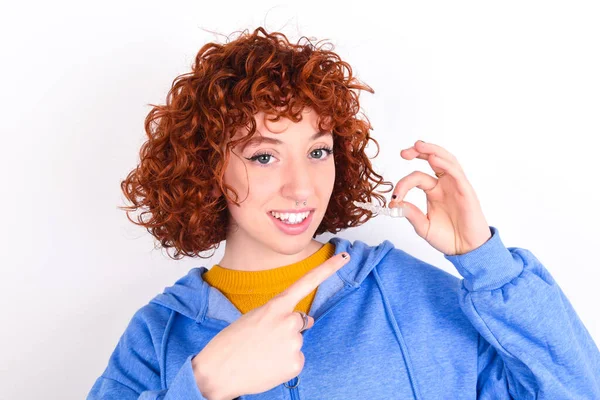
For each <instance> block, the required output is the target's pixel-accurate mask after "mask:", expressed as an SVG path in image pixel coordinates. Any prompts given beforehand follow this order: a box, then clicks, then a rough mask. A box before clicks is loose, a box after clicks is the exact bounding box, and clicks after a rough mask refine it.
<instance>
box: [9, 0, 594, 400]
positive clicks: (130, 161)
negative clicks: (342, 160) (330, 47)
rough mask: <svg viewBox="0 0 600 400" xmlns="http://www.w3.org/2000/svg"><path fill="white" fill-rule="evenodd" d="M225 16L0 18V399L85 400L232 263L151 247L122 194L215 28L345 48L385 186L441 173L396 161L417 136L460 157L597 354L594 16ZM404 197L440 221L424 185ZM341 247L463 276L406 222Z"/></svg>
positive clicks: (69, 10) (436, 9)
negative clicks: (134, 342) (152, 123)
mask: <svg viewBox="0 0 600 400" xmlns="http://www.w3.org/2000/svg"><path fill="white" fill-rule="evenodd" d="M217 4H218V3H217V2H200V1H171V2H164V1H160V2H158V1H148V0H146V1H128V2H123V1H118V2H117V1H114V0H113V1H104V2H95V3H90V2H75V1H69V2H67V1H61V0H57V1H53V2H36V4H33V3H17V2H13V3H12V4H5V5H3V6H2V10H1V12H0V33H1V35H0V37H1V38H2V39H1V40H2V51H1V53H0V54H1V55H0V57H1V58H2V60H1V62H0V69H1V74H0V84H1V86H0V88H1V89H2V95H1V96H0V102H1V103H2V104H1V107H0V110H2V111H1V112H2V122H1V125H0V132H1V133H2V136H1V139H2V141H1V143H2V155H1V157H0V163H1V168H0V170H1V171H2V187H3V190H2V196H1V197H0V202H1V210H2V214H3V218H2V219H3V224H2V229H1V230H0V232H1V233H0V235H1V238H0V239H1V240H0V243H2V245H3V251H2V253H1V259H0V263H1V277H0V279H1V282H2V291H1V292H0V293H1V294H0V296H1V298H0V300H1V304H2V329H1V330H0V335H1V336H0V345H1V346H2V347H1V349H0V351H1V354H2V357H1V359H2V361H1V364H0V365H1V371H0V374H1V375H0V381H1V382H2V383H1V384H0V398H1V399H17V398H18V399H38V398H60V399H82V398H84V397H85V396H86V394H87V393H88V391H89V390H90V389H91V387H92V385H93V383H94V381H95V380H96V378H97V377H98V376H100V374H101V373H102V372H103V370H104V368H105V367H106V365H107V363H108V359H109V356H110V354H111V353H112V351H113V349H114V347H115V346H116V344H117V341H118V339H119V337H120V335H121V334H122V333H123V332H124V330H125V328H126V326H127V324H128V322H129V320H130V319H131V317H132V316H133V314H134V313H135V311H136V310H138V309H139V308H140V307H142V306H143V305H145V304H146V303H148V302H149V301H150V300H151V299H152V298H153V297H154V296H155V295H156V294H158V293H161V292H162V290H163V289H164V288H165V287H167V286H170V285H172V284H173V283H174V282H175V281H176V280H177V279H178V278H179V277H181V276H183V275H185V274H186V273H187V271H189V269H191V268H194V267H199V266H206V267H208V268H210V267H211V266H212V265H213V264H214V263H217V262H218V261H219V260H220V258H221V256H222V250H223V248H224V243H222V245H221V248H220V249H219V250H217V252H216V253H215V254H214V256H213V257H212V258H210V259H200V258H194V259H192V258H186V259H183V260H180V261H174V260H172V259H170V258H169V257H167V255H166V253H165V252H164V250H160V249H155V248H154V240H153V238H152V237H151V236H150V234H149V233H148V232H146V231H145V230H143V229H142V228H139V227H137V226H135V225H133V224H132V223H131V222H129V221H128V220H127V218H126V215H125V212H124V211H121V210H119V209H118V208H117V207H118V206H121V205H125V203H124V197H123V196H122V195H121V191H120V186H119V184H120V181H121V180H122V179H123V178H124V177H125V176H126V174H127V173H128V172H129V171H130V170H131V169H133V168H134V167H135V166H136V165H137V161H138V159H137V157H138V151H139V147H140V145H141V144H142V143H143V141H144V140H145V134H144V130H143V121H144V118H145V116H146V114H147V113H148V112H149V111H150V109H151V107H150V106H149V105H148V104H150V103H153V104H164V101H165V96H166V94H167V92H168V90H169V88H170V85H171V83H172V81H173V79H174V78H175V77H176V76H177V75H179V74H182V73H186V72H188V71H189V70H190V65H191V64H192V62H193V59H194V57H195V55H196V53H197V52H198V50H199V49H200V47H201V46H202V45H203V44H205V43H207V42H210V41H213V42H215V41H216V42H220V43H223V42H224V41H225V37H223V36H219V35H216V34H213V33H211V32H210V31H215V32H218V33H221V34H224V35H228V34H231V33H232V32H235V31H239V30H243V29H249V30H253V29H254V28H256V27H258V26H264V27H266V28H267V29H268V30H269V31H281V32H283V33H285V34H286V35H287V36H288V38H289V39H290V40H291V41H293V42H297V40H298V39H299V38H300V37H302V36H308V37H310V38H314V39H316V40H322V39H323V40H326V41H328V42H330V43H332V44H334V46H335V48H334V51H336V52H337V53H338V54H340V56H341V57H342V58H343V59H344V60H345V61H348V62H349V63H350V64H351V66H352V68H353V71H354V73H355V74H356V76H357V77H358V79H359V80H361V81H363V82H365V83H367V84H368V85H370V86H371V87H372V88H373V89H374V90H375V94H374V95H372V94H370V93H366V92H363V93H361V96H360V99H361V106H362V111H363V112H364V113H365V114H366V115H367V116H368V118H369V120H370V121H371V123H372V125H373V127H374V130H373V131H372V134H373V137H374V138H375V139H376V140H377V141H378V142H379V144H380V146H381V147H380V150H381V151H380V153H379V155H378V156H377V157H376V158H374V159H373V164H374V165H375V167H376V171H377V172H378V173H381V174H383V176H384V177H385V178H386V179H387V180H389V181H392V182H393V183H394V184H395V183H396V182H397V181H398V180H399V179H400V178H402V177H403V176H406V175H408V174H409V173H410V172H412V171H414V170H421V171H424V172H427V173H430V174H432V175H433V172H432V170H431V168H430V167H429V165H428V164H427V162H426V161H424V160H419V159H416V160H413V161H407V160H404V159H402V158H401V157H400V154H399V153H400V150H401V149H403V148H406V147H409V146H411V145H412V144H413V143H414V142H415V141H416V140H418V139H422V140H425V141H427V142H432V143H435V144H439V145H441V146H443V147H445V148H446V149H447V150H449V151H450V152H451V153H453V154H454V155H455V156H456V157H457V158H458V160H459V162H460V163H461V165H462V167H463V169H464V170H465V172H466V175H467V177H468V179H469V181H470V182H471V184H472V185H473V187H474V188H475V191H476V193H477V195H478V197H479V200H480V202H481V204H482V208H483V211H484V214H485V216H486V218H487V220H488V222H489V224H490V225H493V226H495V227H497V228H498V230H499V233H500V236H501V239H502V241H503V242H504V244H505V245H506V246H507V247H511V246H512V247H521V248H526V249H528V250H530V251H531V252H533V254H534V255H535V256H536V257H537V258H538V259H539V260H540V261H541V262H542V263H543V264H544V266H545V267H546V268H547V269H548V270H549V271H550V273H551V274H552V276H553V277H554V278H555V279H556V281H557V282H558V283H559V285H560V287H561V288H562V290H563V291H564V292H565V294H566V295H567V297H568V298H569V300H570V301H571V303H572V304H573V306H574V307H575V309H576V311H577V312H578V315H579V316H580V318H581V320H582V321H583V322H584V324H585V326H586V327H587V329H588V331H589V332H590V334H591V335H592V337H594V339H595V341H596V343H597V344H598V343H600V313H599V311H598V304H600V290H598V282H599V280H600V261H599V259H598V248H599V246H600V234H599V231H598V226H600V217H599V216H598V206H599V205H600V189H599V183H600V179H599V178H598V165H599V164H598V159H599V150H598V149H599V147H598V143H599V140H598V139H599V136H600V119H599V118H598V111H599V109H600V95H599V93H600V74H598V71H600V52H599V51H598V49H599V48H600V43H599V42H600V24H598V20H600V12H599V8H598V4H597V2H594V1H560V2H557V1H543V2H542V1H505V2H496V3H493V4H492V3H485V4H484V3H483V2H478V1H454V2H443V1H438V2H432V1H421V2H414V1H396V2H393V3H390V2H385V3H384V2H380V3H377V2H348V1H343V2H341V1H330V2H324V1H302V2H287V3H286V2H271V1H253V2H235V3H234V4H232V3H231V2H228V3H221V4H220V5H217ZM316 40H314V42H316ZM369 148H370V149H371V151H370V154H371V155H374V154H375V152H376V149H375V147H374V146H373V145H370V147H369ZM382 189H384V188H382ZM387 196H389V194H387ZM388 200H389V197H388ZM406 200H407V201H410V202H413V203H414V204H415V205H417V206H419V207H420V208H421V209H422V210H423V212H426V209H425V195H424V193H423V192H421V191H420V190H419V189H414V190H412V191H411V192H409V194H408V196H407V197H406ZM338 235H339V236H342V237H344V238H347V239H350V240H362V241H364V242H366V243H368V244H370V245H376V244H378V243H380V242H381V241H383V240H386V239H387V240H390V241H391V242H393V243H394V244H395V245H396V247H399V248H401V249H403V250H405V251H407V252H409V253H411V254H413V255H415V256H416V257H419V258H421V259H423V260H425V261H427V262H429V263H431V264H433V265H436V266H438V267H439V268H442V269H444V270H446V271H448V272H450V273H452V274H453V275H455V276H459V275H458V273H457V271H456V270H455V269H454V267H453V266H452V264H451V263H450V262H448V261H446V260H445V259H444V257H443V254H441V253H439V252H438V251H437V250H435V249H433V248H432V247H430V246H429V245H428V244H427V242H425V241H424V240H423V239H421V238H420V237H418V236H417V235H416V233H415V232H414V230H413V228H412V226H411V225H410V223H409V222H408V221H407V220H406V219H403V218H400V219H389V218H385V217H377V218H375V219H373V220H371V221H369V222H368V223H367V224H365V225H363V226H361V227H359V228H354V229H350V230H347V231H343V232H340V233H338ZM330 237H331V235H330V234H327V235H323V236H320V237H317V240H320V241H322V242H325V241H327V240H328V239H329V238H330ZM208 254H210V253H207V255H208Z"/></svg>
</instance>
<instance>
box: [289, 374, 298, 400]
mask: <svg viewBox="0 0 600 400" xmlns="http://www.w3.org/2000/svg"><path fill="white" fill-rule="evenodd" d="M299 380H300V378H299V377H295V378H293V379H292V380H291V381H289V382H288V383H287V386H289V389H290V395H291V396H292V400H300V394H299V393H298V383H299V382H298V381H299Z"/></svg>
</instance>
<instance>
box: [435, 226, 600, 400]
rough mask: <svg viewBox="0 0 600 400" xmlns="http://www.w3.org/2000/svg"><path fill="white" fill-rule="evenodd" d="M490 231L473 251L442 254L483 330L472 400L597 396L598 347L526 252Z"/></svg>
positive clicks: (469, 314)
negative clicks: (474, 394)
mask: <svg viewBox="0 0 600 400" xmlns="http://www.w3.org/2000/svg"><path fill="white" fill-rule="evenodd" d="M490 231H491V233H492V237H491V238H490V239H489V240H488V241H487V242H486V243H484V244H483V245H481V246H480V247H478V248H477V249H474V250H472V251H470V252H469V253H466V254H461V255H454V256H449V255H445V258H446V259H447V260H449V261H450V262H452V264H454V266H455V267H456V269H457V270H458V272H459V274H460V275H461V276H462V277H463V278H464V279H463V280H462V281H461V287H460V289H459V304H460V307H461V309H462V311H463V312H464V313H465V314H466V316H467V318H468V319H469V321H470V322H471V323H472V324H473V326H474V327H475V329H477V331H478V332H479V334H480V337H479V346H478V382H477V393H478V396H477V398H478V399H502V398H513V399H590V400H591V399H600V351H599V350H598V347H597V346H596V344H595V343H594V340H593V339H592V337H591V336H590V334H589V332H588V331H587V329H586V328H585V326H584V325H583V323H582V322H581V320H580V319H579V317H578V316H577V313H576V312H575V310H574V309H573V307H572V306H571V303H570V302H569V300H568V299H567V297H566V296H565V294H564V293H563V292H562V290H561V289H560V287H559V286H558V285H557V283H556V282H555V281H554V279H553V278H552V276H551V275H550V273H549V272H548V270H547V269H546V268H545V267H544V266H543V265H542V263H540V261H539V260H538V259H537V258H536V257H535V256H534V255H533V254H532V253H531V252H530V251H529V250H525V249H522V248H518V247H509V248H506V247H504V244H503V243H502V241H501V240H500V236H499V234H498V230H497V228H495V227H493V226H490ZM509 396H510V397H509Z"/></svg>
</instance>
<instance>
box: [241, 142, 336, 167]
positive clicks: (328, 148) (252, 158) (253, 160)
mask: <svg viewBox="0 0 600 400" xmlns="http://www.w3.org/2000/svg"><path fill="white" fill-rule="evenodd" d="M319 151H321V152H323V151H324V152H325V153H326V154H327V156H326V157H322V158H321V157H316V159H318V160H321V161H324V160H326V159H327V158H329V156H330V155H331V154H332V153H333V149H332V148H331V147H328V146H324V147H320V148H318V149H314V150H313V151H311V153H315V152H319ZM320 154H323V153H320ZM260 157H269V158H268V159H267V160H266V161H269V160H270V157H275V155H273V154H271V153H269V152H268V151H265V152H263V153H260V154H257V155H255V156H252V157H250V158H247V157H246V160H250V161H252V162H254V163H257V161H258V159H259V158H260ZM263 160H265V158H263ZM258 164H259V165H260V166H267V165H269V164H265V163H261V162H258Z"/></svg>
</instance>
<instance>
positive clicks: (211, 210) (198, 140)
mask: <svg viewBox="0 0 600 400" xmlns="http://www.w3.org/2000/svg"><path fill="white" fill-rule="evenodd" d="M261 33H262V34H263V35H264V36H261V35H260V34H261ZM303 38H306V37H303ZM306 39H307V41H308V43H305V44H301V43H300V41H299V42H298V44H296V45H294V44H291V43H290V42H289V41H288V40H287V38H286V36H285V35H284V34H282V33H279V32H274V33H271V34H269V33H267V32H266V31H265V29H263V28H262V27H259V28H257V29H256V30H254V32H252V33H251V34H249V33H248V31H247V30H245V31H243V32H241V35H240V36H239V37H238V38H237V39H236V40H234V41H232V42H228V43H226V44H218V43H208V44H206V45H204V46H203V47H202V48H201V49H200V51H199V52H198V54H197V55H196V59H195V63H194V64H193V65H192V71H191V72H189V73H186V74H182V75H179V76H178V77H177V78H175V80H174V81H173V84H172V87H171V89H170V91H169V93H168V95H167V99H166V104H165V105H154V104H149V105H151V106H153V108H152V110H151V111H150V112H149V114H148V115H147V117H146V119H145V123H144V127H145V131H146V135H147V136H148V140H147V141H146V142H145V143H144V144H143V145H142V147H141V149H140V163H139V164H138V166H137V167H136V168H135V169H134V170H132V171H131V172H130V173H129V174H128V176H127V178H126V179H125V180H123V181H122V182H121V189H122V191H123V193H124V194H125V196H126V198H127V199H128V200H129V201H130V202H131V203H132V204H133V205H132V206H126V207H119V208H121V209H124V210H127V218H128V219H129V220H130V221H131V222H133V223H134V224H136V225H140V226H143V227H145V228H146V229H147V230H148V232H150V233H151V234H152V235H153V236H154V237H155V238H156V239H158V240H159V241H160V243H161V245H162V247H163V248H166V249H169V248H171V247H173V248H175V255H174V257H171V255H169V257H171V258H173V259H181V258H182V257H183V255H187V256H191V257H194V256H198V257H200V258H209V257H211V256H212V255H211V256H207V257H203V256H202V255H201V254H200V253H201V252H204V251H207V250H209V249H211V248H214V249H217V248H218V247H219V244H220V242H222V241H223V240H225V239H226V232H227V227H228V225H229V218H230V215H229V213H228V212H227V202H226V199H225V197H224V196H226V197H227V199H229V200H230V201H231V202H233V203H235V204H236V205H239V203H238V202H237V198H238V195H237V193H236V192H235V190H234V189H233V188H231V187H230V186H229V185H227V184H226V183H225V182H224V181H223V175H224V172H225V169H226V167H227V164H228V161H229V150H230V148H232V147H234V146H236V145H237V144H238V143H241V144H244V143H246V142H247V141H248V140H250V139H251V138H252V136H253V135H254V133H255V132H256V122H255V120H254V115H255V114H256V113H258V112H260V111H263V112H265V113H267V114H270V115H275V119H274V121H277V120H279V119H280V118H281V117H287V118H289V119H290V120H292V121H294V122H298V121H299V120H300V119H301V115H300V114H301V113H302V110H303V109H304V107H311V108H312V109H313V110H315V111H316V113H317V115H318V116H319V120H318V121H319V122H318V125H319V129H321V130H322V131H325V130H327V131H331V132H332V133H333V137H334V147H333V155H334V163H335V173H336V178H335V183H334V188H333V192H332V194H331V197H330V201H329V204H328V207H327V210H326V212H325V215H324V217H323V220H322V222H321V224H320V225H319V227H318V228H317V231H316V233H315V234H314V236H313V238H314V237H316V236H317V235H319V234H322V233H324V232H331V233H336V232H338V231H340V230H342V229H346V228H349V227H353V226H360V225H362V224H363V223H365V222H367V221H368V220H369V219H370V218H371V217H372V216H373V215H372V213H371V212H369V211H365V210H363V209H360V208H357V207H356V206H355V205H354V204H353V203H352V201H354V200H357V201H362V202H371V201H372V197H374V198H376V199H377V200H381V201H383V204H382V205H384V206H385V205H386V200H385V197H384V196H382V195H381V194H378V193H375V189H376V188H377V187H378V186H379V185H389V186H391V187H390V189H389V190H387V191H385V192H382V193H387V192H390V191H391V190H392V189H393V185H392V183H391V182H388V181H384V180H383V178H382V176H380V175H378V174H377V173H375V172H374V171H373V169H372V167H371V162H370V161H369V158H368V157H367V155H366V154H365V147H366V146H367V143H368V141H369V140H372V141H373V142H374V143H375V145H376V146H377V154H379V144H378V143H377V141H376V140H375V139H373V138H371V137H370V136H369V130H370V129H372V128H371V125H370V123H369V122H368V119H366V121H363V120H361V119H358V118H357V117H356V115H357V113H358V112H359V109H360V105H359V102H358V94H357V93H355V92H354V91H352V89H358V90H366V91H368V92H370V93H375V91H374V90H373V89H371V88H370V87H369V86H367V85H365V84H361V83H360V82H358V81H357V80H356V79H355V78H353V77H352V68H351V67H350V65H349V64H348V63H346V62H344V61H342V60H341V59H340V57H339V56H338V55H337V54H336V53H334V52H332V51H329V50H325V49H323V48H322V46H320V47H317V46H315V45H313V44H312V43H310V40H308V38H306ZM300 40H302V38H301V39H300ZM332 49H333V45H332ZM345 70H348V76H347V77H346V76H345V74H344V72H345ZM365 118H366V117H365ZM243 127H246V128H247V127H249V128H250V130H249V132H248V134H247V135H246V136H245V137H242V138H241V139H238V140H236V141H232V138H233V136H234V135H235V132H236V131H237V130H238V129H240V128H243ZM230 140H231V141H230ZM377 154H375V156H377ZM375 156H374V157H375ZM371 182H373V183H374V185H371ZM216 189H220V193H221V194H222V195H220V196H214V195H213V194H212V193H213V190H216ZM228 190H231V191H233V192H234V194H235V197H236V200H233V199H232V198H231V196H229V193H228V192H227V191H228ZM138 208H140V209H141V208H145V209H146V210H145V211H143V212H142V213H141V214H140V215H139V216H138V222H136V221H134V220H132V219H131V217H130V216H129V212H132V211H135V210H137V209H138ZM144 215H148V216H149V218H147V219H146V220H144ZM363 217H366V218H363ZM167 254H168V251H167ZM213 255H214V253H213Z"/></svg>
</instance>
